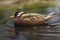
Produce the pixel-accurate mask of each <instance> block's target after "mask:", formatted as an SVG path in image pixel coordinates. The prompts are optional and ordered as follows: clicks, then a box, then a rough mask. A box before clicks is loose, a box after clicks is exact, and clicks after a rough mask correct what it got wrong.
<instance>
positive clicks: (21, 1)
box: [0, 0, 60, 40]
mask: <svg viewBox="0 0 60 40" xmlns="http://www.w3.org/2000/svg"><path fill="white" fill-rule="evenodd" d="M59 4H60V0H0V36H4V35H10V34H14V32H13V31H14V29H13V28H14V19H10V18H9V16H11V15H14V14H15V12H16V11H17V10H23V11H24V12H30V13H39V14H45V15H46V14H49V13H50V12H55V13H56V17H54V18H53V19H51V20H49V22H60V5H59ZM11 32H12V33H11ZM9 33H10V34H9ZM1 39H2V40H4V39H3V37H1ZM6 40H8V39H6Z"/></svg>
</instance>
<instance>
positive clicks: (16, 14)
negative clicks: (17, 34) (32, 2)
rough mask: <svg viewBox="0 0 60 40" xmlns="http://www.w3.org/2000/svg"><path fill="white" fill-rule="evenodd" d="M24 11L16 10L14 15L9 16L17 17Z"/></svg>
mask: <svg viewBox="0 0 60 40" xmlns="http://www.w3.org/2000/svg"><path fill="white" fill-rule="evenodd" d="M24 13H25V12H23V11H20V10H18V11H17V12H16V13H15V16H10V17H9V18H18V17H20V16H21V15H22V14H24Z"/></svg>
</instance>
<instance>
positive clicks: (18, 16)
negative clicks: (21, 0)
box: [10, 10, 55, 26]
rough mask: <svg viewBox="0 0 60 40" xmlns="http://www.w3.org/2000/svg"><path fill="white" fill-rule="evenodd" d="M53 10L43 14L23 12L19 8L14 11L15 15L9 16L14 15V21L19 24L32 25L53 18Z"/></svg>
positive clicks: (40, 23)
mask: <svg viewBox="0 0 60 40" xmlns="http://www.w3.org/2000/svg"><path fill="white" fill-rule="evenodd" d="M54 15H55V12H51V13H50V14H48V15H47V16H46V15H43V14H37V13H25V12H23V11H21V10H19V11H17V12H16V13H15V16H10V18H13V17H15V19H14V23H15V24H17V25H20V26H34V25H42V24H44V23H46V22H47V21H48V20H49V19H51V18H53V16H54Z"/></svg>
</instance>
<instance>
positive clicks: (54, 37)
mask: <svg viewBox="0 0 60 40" xmlns="http://www.w3.org/2000/svg"><path fill="white" fill-rule="evenodd" d="M21 29H22V28H21ZM58 35H59V32H58V33H57V32H55V30H54V27H53V26H47V25H43V26H33V27H28V28H25V27H24V28H23V30H20V31H19V36H18V37H17V40H59V38H60V37H59V36H58Z"/></svg>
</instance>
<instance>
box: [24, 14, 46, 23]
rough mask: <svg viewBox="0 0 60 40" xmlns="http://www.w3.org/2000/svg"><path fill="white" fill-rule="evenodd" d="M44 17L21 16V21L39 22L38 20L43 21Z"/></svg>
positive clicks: (40, 15) (34, 15)
mask: <svg viewBox="0 0 60 40" xmlns="http://www.w3.org/2000/svg"><path fill="white" fill-rule="evenodd" d="M44 17H45V16H44V15H42V14H24V15H23V20H24V21H33V22H34V21H35V20H37V21H38V20H39V19H44Z"/></svg>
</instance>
